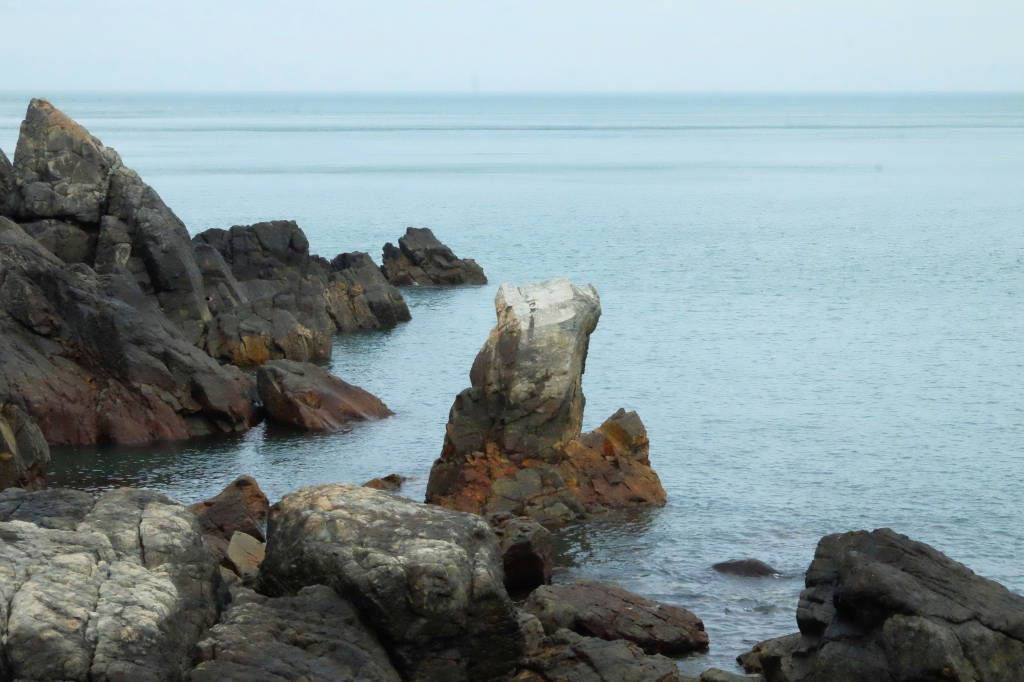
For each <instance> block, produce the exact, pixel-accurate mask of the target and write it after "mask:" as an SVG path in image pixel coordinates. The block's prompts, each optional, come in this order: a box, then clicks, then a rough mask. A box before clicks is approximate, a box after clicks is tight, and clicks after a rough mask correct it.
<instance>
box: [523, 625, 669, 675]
mask: <svg viewBox="0 0 1024 682" xmlns="http://www.w3.org/2000/svg"><path fill="white" fill-rule="evenodd" d="M681 679H682V678H681V676H680V675H679V669H678V668H677V667H676V664H675V663H674V662H673V661H671V660H669V659H668V658H665V657H664V656H662V655H660V654H659V655H654V656H651V655H648V654H645V653H644V652H643V651H642V650H641V649H640V648H639V647H637V646H636V645H634V644H632V643H630V642H627V641H625V640H615V641H606V640H603V639H597V638H595V637H583V636H581V635H578V634H577V633H575V632H572V631H571V630H559V631H558V632H556V633H554V634H553V635H551V636H550V637H545V638H544V639H543V640H542V641H541V643H540V645H539V646H538V647H537V648H536V650H535V651H532V652H530V653H529V654H528V655H526V656H524V657H523V659H522V660H521V661H520V664H519V670H518V671H517V673H516V675H515V676H513V677H511V678H510V681H511V682H680V680H681Z"/></svg>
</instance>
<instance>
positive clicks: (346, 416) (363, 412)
mask: <svg viewBox="0 0 1024 682" xmlns="http://www.w3.org/2000/svg"><path fill="white" fill-rule="evenodd" d="M256 387H257V390H258V392H259V396H260V400H262V401H263V407H264V409H266V411H267V414H268V416H269V417H270V419H272V420H274V421H275V422H278V423H280V424H285V425H287V426H294V427H296V428H300V429H304V430H306V431H337V430H339V429H341V428H342V427H344V426H345V425H346V424H348V423H350V422H353V421H366V420H368V419H383V418H385V417H388V416H390V415H392V414H394V412H392V411H391V410H389V409H388V406H387V405H385V404H384V403H382V402H381V401H380V399H379V398H377V397H376V396H374V395H373V394H371V393H370V392H368V391H364V390H363V389H361V388H359V387H358V386H353V385H352V384H348V383H346V382H344V381H342V380H341V379H339V378H338V377H336V376H334V375H332V374H330V373H328V372H327V371H326V370H323V369H321V368H320V367H317V366H316V365H314V364H312V363H309V362H293V361H291V360H271V361H270V362H267V363H265V364H264V365H262V366H261V367H260V368H259V371H258V372H257V373H256Z"/></svg>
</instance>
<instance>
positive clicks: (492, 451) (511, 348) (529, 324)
mask: <svg viewBox="0 0 1024 682" xmlns="http://www.w3.org/2000/svg"><path fill="white" fill-rule="evenodd" d="M494 303H495V309H496V311H497V316H498V324H497V326H496V327H494V329H493V330H492V331H491V334H490V337H489V338H488V339H487V343H485V344H484V347H483V349H482V350H481V351H480V353H479V354H478V355H477V357H476V360H475V361H474V363H473V368H472V370H471V372H470V382H471V383H472V387H471V388H468V389H466V390H465V391H463V392H462V393H460V394H459V395H458V396H457V397H456V399H455V403H454V405H452V409H451V413H450V415H449V419H448V426H447V433H446V435H445V442H444V447H443V449H442V451H441V457H440V459H438V460H437V461H436V462H434V466H433V468H432V469H431V472H430V481H429V482H428V484H427V501H428V502H431V503H433V504H439V505H442V506H444V507H448V508H450V509H458V510H460V511H469V512H474V513H490V512H496V511H508V512H512V513H514V514H517V515H527V516H530V517H532V518H534V519H536V520H538V521H540V522H541V523H544V524H551V525H557V524H560V523H566V522H568V521H572V520H574V519H577V518H579V517H581V516H582V515H584V514H585V513H587V512H591V511H600V510H604V509H620V508H624V507H628V506H632V505H638V504H640V505H643V504H662V503H664V501H665V491H664V489H663V488H662V486H661V482H660V480H659V479H658V475H657V474H656V473H655V472H654V470H653V469H652V468H651V466H650V460H649V457H648V450H649V443H648V440H647V432H646V430H645V429H644V426H643V423H642V422H641V421H640V418H639V417H638V416H637V415H636V413H635V412H629V413H627V412H625V411H624V410H619V411H618V412H617V413H616V414H615V415H613V416H612V417H611V418H610V419H608V420H607V421H606V422H605V423H604V424H603V425H602V426H601V428H600V429H597V430H595V431H593V432H592V433H589V434H586V435H581V433H580V432H581V427H582V424H583V407H584V404H585V399H584V397H583V389H582V378H583V371H584V368H585V363H586V357H587V349H588V346H589V343H590V334H591V333H592V332H593V331H594V329H595V327H596V326H597V321H598V318H599V317H600V315H601V304H600V300H599V299H598V296H597V292H596V291H595V290H594V288H593V287H590V286H588V287H586V288H580V287H577V286H575V285H573V284H570V283H569V281H568V280H566V279H564V278H561V279H556V280H551V281H548V282H543V283H541V284H532V285H528V286H523V287H513V286H511V285H507V284H505V285H502V286H501V288H500V289H499V290H498V295H497V296H496V297H495V301H494Z"/></svg>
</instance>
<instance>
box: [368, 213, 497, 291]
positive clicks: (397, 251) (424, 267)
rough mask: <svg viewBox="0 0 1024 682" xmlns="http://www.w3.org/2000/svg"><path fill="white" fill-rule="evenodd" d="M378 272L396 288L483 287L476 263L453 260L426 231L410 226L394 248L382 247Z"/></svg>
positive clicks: (485, 281)
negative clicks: (382, 251) (429, 286)
mask: <svg viewBox="0 0 1024 682" xmlns="http://www.w3.org/2000/svg"><path fill="white" fill-rule="evenodd" d="M380 269H381V272H383V273H384V277H385V278H386V279H387V281H388V282H390V283H391V284H394V285H396V286H403V285H411V284H419V285H433V284H487V277H486V276H485V275H484V270H483V268H481V267H480V266H479V265H477V264H476V261H474V260H469V259H462V258H459V257H457V256H456V255H455V254H454V253H452V250H451V249H449V248H448V247H447V246H445V245H444V244H442V243H441V242H440V241H439V240H438V239H437V237H435V236H434V233H433V232H431V231H430V229H429V228H426V227H421V228H415V227H410V228H408V229H407V230H406V231H405V236H404V237H401V238H399V240H398V246H397V247H396V246H395V245H394V244H392V243H391V242H388V243H387V244H385V245H384V265H382V266H381V268H380Z"/></svg>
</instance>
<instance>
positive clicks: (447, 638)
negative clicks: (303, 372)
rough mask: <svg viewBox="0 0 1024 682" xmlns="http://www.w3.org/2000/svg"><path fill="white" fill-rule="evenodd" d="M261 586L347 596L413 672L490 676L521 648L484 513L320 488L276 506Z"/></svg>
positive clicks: (451, 677)
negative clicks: (319, 588)
mask: <svg viewBox="0 0 1024 682" xmlns="http://www.w3.org/2000/svg"><path fill="white" fill-rule="evenodd" d="M267 534H268V543H267V555H266V558H265V559H264V560H263V563H262V565H261V566H260V577H259V582H258V590H259V591H260V592H261V593H262V594H267V595H270V596H278V595H284V594H291V593H294V592H295V591H297V590H299V589H301V588H303V587H307V586H310V585H317V584H323V585H328V586H330V587H332V588H333V589H334V590H335V591H336V592H337V593H338V595H340V596H341V597H343V598H345V599H348V600H350V601H351V602H352V603H353V604H354V605H355V606H356V608H357V609H358V610H359V612H360V614H361V615H362V616H363V617H364V618H365V619H366V622H367V623H368V624H369V625H370V627H371V628H372V629H373V631H374V632H375V634H376V635H377V637H378V638H379V639H380V641H381V643H382V644H383V645H384V646H385V647H386V648H387V649H388V650H389V652H390V654H391V657H392V662H393V663H394V664H395V666H396V667H397V668H398V670H399V672H400V673H402V674H403V676H404V677H405V678H406V679H410V680H422V681H424V682H427V681H435V680H436V681H437V682H442V681H443V682H459V681H460V680H490V679H493V678H496V677H499V676H501V675H504V674H507V673H509V672H511V671H512V668H513V665H514V663H515V661H516V659H517V658H518V657H519V655H520V653H521V652H522V649H523V638H522V634H521V633H520V630H519V620H518V617H517V615H516V613H515V610H514V608H513V606H512V602H511V601H510V600H509V598H508V595H507V593H506V592H505V588H504V585H503V584H502V569H501V557H500V554H499V553H498V543H497V540H496V539H495V537H494V534H493V533H492V532H491V530H490V528H489V526H488V525H487V522H486V521H484V519H482V518H480V517H478V516H473V515H470V514H460V513H457V512H451V511H448V510H445V509H441V508H438V507H435V506H431V505H424V504H417V503H414V502H411V501H409V500H406V499H404V498H401V497H397V496H394V495H389V494H387V493H383V492H379V491H376V490H371V489H368V488H363V487H359V486H354V485H347V484H338V485H318V486H312V487H308V488H303V489H301V490H299V491H298V492H295V493H291V494H289V495H286V496H285V497H284V498H283V499H282V500H281V501H280V502H278V503H277V504H275V505H274V506H273V507H271V512H270V518H269V522H268V533H267Z"/></svg>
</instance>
